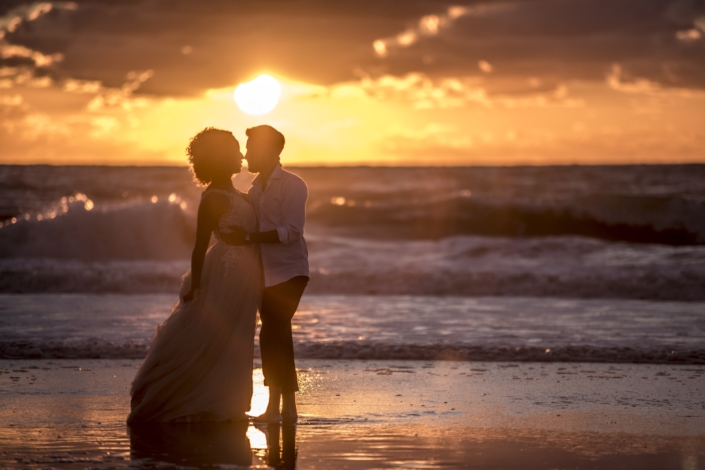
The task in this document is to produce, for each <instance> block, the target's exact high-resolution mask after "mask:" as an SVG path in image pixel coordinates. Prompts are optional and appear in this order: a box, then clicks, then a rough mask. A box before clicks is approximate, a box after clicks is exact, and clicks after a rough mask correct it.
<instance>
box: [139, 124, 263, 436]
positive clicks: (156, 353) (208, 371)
mask: <svg viewBox="0 0 705 470" xmlns="http://www.w3.org/2000/svg"><path fill="white" fill-rule="evenodd" d="M187 153H188V155H189V162H190V163H191V166H192V170H193V173H194V175H195V177H196V179H197V180H198V181H199V182H200V183H201V184H203V185H208V186H207V187H206V190H205V191H204V192H203V194H202V196H201V203H200V206H199V208H198V222H197V231H196V244H195V247H194V249H193V256H192V258H191V270H190V271H189V272H187V273H186V274H185V275H184V277H183V281H182V285H181V296H182V297H181V299H180V300H179V303H177V304H176V305H175V306H174V308H173V309H172V312H171V315H170V316H169V318H167V319H166V321H165V322H164V323H162V324H161V325H159V326H157V329H156V332H155V335H154V339H153V340H152V344H151V346H150V349H149V352H148V353H147V357H146V358H145V360H144V363H143V364H142V366H141V367H140V369H139V371H138V372H137V376H136V377H135V380H134V381H133V382H132V389H131V391H130V395H131V396H132V411H131V413H130V415H129V416H128V418H127V422H128V423H138V422H162V423H163V422H193V421H226V420H240V419H246V415H245V413H246V412H247V411H249V409H250V400H251V398H252V353H253V349H254V335H255V315H256V312H257V306H258V304H259V301H260V295H261V291H262V273H261V268H260V262H259V256H258V253H257V251H256V247H255V245H251V244H245V242H244V240H243V241H242V244H241V245H236V246H233V245H231V244H226V243H224V242H223V241H222V237H221V234H223V233H226V232H227V231H228V227H230V226H240V227H243V228H245V230H247V231H248V232H254V231H256V230H257V218H256V216H255V212H254V210H253V208H252V206H251V205H250V202H249V200H248V199H247V197H246V196H244V195H243V194H242V193H241V192H240V191H238V190H237V189H235V188H234V187H233V185H232V181H231V177H232V175H233V174H234V173H238V172H240V170H241V169H242V159H243V155H242V153H241V152H240V144H239V143H238V141H237V140H236V139H235V137H234V136H233V135H232V133H230V132H228V131H223V130H219V129H214V128H206V129H204V130H203V131H201V132H200V133H198V134H197V135H196V136H195V137H194V138H193V139H191V143H190V144H189V146H188V149H187ZM211 233H213V234H215V238H216V243H215V244H214V245H213V246H211V247H210V248H208V244H209V242H210V238H211ZM229 242H230V243H232V240H229Z"/></svg>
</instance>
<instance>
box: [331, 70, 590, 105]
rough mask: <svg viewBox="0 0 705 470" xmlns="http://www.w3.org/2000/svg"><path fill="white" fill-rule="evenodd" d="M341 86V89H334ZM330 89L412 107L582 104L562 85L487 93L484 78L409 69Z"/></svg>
mask: <svg viewBox="0 0 705 470" xmlns="http://www.w3.org/2000/svg"><path fill="white" fill-rule="evenodd" d="M528 86H530V85H528ZM341 87H342V88H343V89H344V90H345V93H342V92H339V91H338V90H339V88H341ZM330 93H331V94H332V95H333V96H336V95H344V94H347V95H360V94H363V95H365V96H369V97H371V98H374V99H377V100H386V101H400V102H404V103H408V104H409V105H410V106H411V107H412V108H414V109H448V108H467V107H468V106H482V107H485V108H494V107H500V108H525V107H548V106H555V107H581V106H584V102H583V100H582V99H579V98H577V97H571V96H569V93H568V87H567V86H566V85H559V86H557V87H555V88H553V89H548V90H545V91H539V92H537V91H536V90H535V89H534V90H533V91H532V92H531V93H521V94H517V93H513V94H502V93H493V94H491V93H489V92H488V90H487V88H486V87H485V86H484V79H483V78H480V77H464V78H436V79H434V78H431V77H429V76H427V75H425V74H422V73H409V74H406V75H404V76H402V77H397V76H394V75H383V76H381V77H378V78H372V77H369V76H368V77H364V78H362V79H361V80H359V81H357V82H349V83H345V84H343V85H337V86H334V87H332V88H331V91H330Z"/></svg>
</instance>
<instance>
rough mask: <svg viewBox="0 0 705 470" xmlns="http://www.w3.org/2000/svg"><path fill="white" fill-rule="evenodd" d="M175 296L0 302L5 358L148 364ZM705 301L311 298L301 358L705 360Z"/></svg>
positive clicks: (298, 334) (299, 323) (300, 328)
mask: <svg viewBox="0 0 705 470" xmlns="http://www.w3.org/2000/svg"><path fill="white" fill-rule="evenodd" d="M176 300H177V298H176V297H175V296H172V295H162V294H152V295H117V294H100V295H95V294H43V295H39V294H21V295H0V358H95V357H102V358H142V357H144V354H145V352H146V349H147V347H148V346H149V342H150V340H151V337H152V334H153V332H154V328H155V327H156V325H157V324H158V323H160V322H162V321H163V320H164V319H165V318H166V317H167V316H168V314H169V312H170V308H171V306H172V305H173V304H174V303H175V301H176ZM703 312H705V304H703V303H699V302H653V301H635V300H620V299H611V300H605V299H595V300H580V299H556V298H511V297H481V298H472V297H430V296H332V295H306V296H304V298H303V300H302V302H301V306H300V308H299V311H298V312H297V314H296V316H295V317H294V341H295V346H296V350H297V357H302V358H319V359H326V358H329V359H332V358H348V359H409V360H413V359H416V360H419V359H447V360H465V361H467V360H496V361H502V360H510V361H548V362H564V361H578V362H646V363H649V362H650V363H689V364H703V363H705V347H704V345H705V316H704V315H703Z"/></svg>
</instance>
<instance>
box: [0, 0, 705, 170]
mask: <svg viewBox="0 0 705 470" xmlns="http://www.w3.org/2000/svg"><path fill="white" fill-rule="evenodd" d="M261 73H267V74H269V75H271V76H273V77H275V78H276V79H277V80H278V81H279V83H280V84H281V87H282V95H281V99H280V101H279V104H278V105H277V106H276V107H275V108H274V109H273V110H272V111H271V112H269V113H267V114H265V115H262V116H250V115H248V114H245V113H243V112H242V111H241V110H240V109H238V107H237V106H236V104H235V102H234V100H233V91H234V89H235V87H236V86H237V85H238V84H239V83H242V82H244V81H248V80H251V79H252V78H254V77H256V76H258V75H259V74H261ZM262 123H267V124H271V125H273V126H275V127H277V128H278V129H279V130H281V131H282V132H283V133H284V134H285V136H286V137H287V147H286V149H285V153H284V155H283V158H284V161H285V162H287V163H292V164H298V165H314V164H325V165H338V164H373V165H377V164H379V165H394V164H404V165H409V164H410V165H447V164H452V165H459V164H460V165H465V164H468V165H477V164H479V165H504V164H572V163H675V162H702V161H705V151H704V149H705V125H704V123H705V3H703V2H702V1H698V0H677V1H666V0H526V1H485V2H459V3H451V2H444V1H431V0H427V1H414V0H356V1H354V2H347V1H340V2H331V1H326V0H304V1H299V0H287V1H284V0H281V1H273V0H259V1H229V0H227V1H226V0H218V1H210V0H204V1H197V2H196V1H185V0H181V1H174V0H172V1H166V0H149V1H148V0H125V1H113V0H86V1H77V2H49V3H36V2H35V3H30V2H24V1H14V0H2V2H0V163H13V164H29V163H52V164H65V163H70V164H76V163H79V164H179V165H185V163H186V161H185V156H184V148H185V146H186V144H187V142H188V139H189V137H191V136H192V135H193V134H194V133H196V132H197V131H198V130H200V129H202V128H203V127H204V126H216V127H220V128H224V129H229V130H232V131H233V132H234V134H235V136H236V137H237V138H238V139H240V140H241V142H243V143H244V138H245V136H244V130H245V129H246V128H247V127H251V126H253V125H258V124H262Z"/></svg>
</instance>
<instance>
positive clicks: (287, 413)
mask: <svg viewBox="0 0 705 470" xmlns="http://www.w3.org/2000/svg"><path fill="white" fill-rule="evenodd" d="M281 417H282V422H283V423H295V422H296V421H297V420H298V419H299V415H298V413H297V412H296V410H295V409H294V410H283V411H282V414H281Z"/></svg>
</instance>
